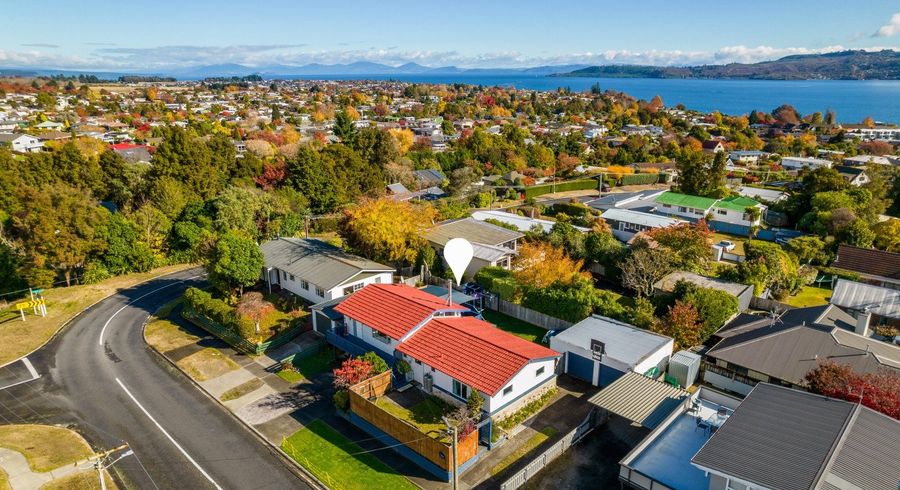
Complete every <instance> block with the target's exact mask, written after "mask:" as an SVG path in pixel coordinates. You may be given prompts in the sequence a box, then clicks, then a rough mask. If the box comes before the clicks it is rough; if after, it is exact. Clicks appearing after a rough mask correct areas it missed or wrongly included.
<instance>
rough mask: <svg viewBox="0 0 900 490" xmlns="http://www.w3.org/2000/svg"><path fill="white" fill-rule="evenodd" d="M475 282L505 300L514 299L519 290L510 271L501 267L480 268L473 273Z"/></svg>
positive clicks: (519, 287)
mask: <svg viewBox="0 0 900 490" xmlns="http://www.w3.org/2000/svg"><path fill="white" fill-rule="evenodd" d="M475 282H477V283H478V284H481V285H482V286H483V287H484V288H485V289H486V290H488V291H490V292H492V293H494V294H496V295H498V296H500V298H502V299H504V300H506V301H514V300H515V299H516V298H517V297H518V296H519V295H520V292H521V286H519V283H518V282H516V280H515V278H513V275H512V272H510V271H508V270H506V269H504V268H502V267H484V268H482V269H481V270H479V271H478V272H477V273H476V274H475Z"/></svg>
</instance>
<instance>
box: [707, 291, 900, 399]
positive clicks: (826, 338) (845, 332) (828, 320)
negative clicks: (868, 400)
mask: <svg viewBox="0 0 900 490" xmlns="http://www.w3.org/2000/svg"><path fill="white" fill-rule="evenodd" d="M868 322H869V316H868V315H863V316H860V317H859V318H854V317H853V315H851V314H849V313H847V312H846V311H843V310H842V309H840V308H838V307H837V306H834V305H824V306H813V307H809V308H796V309H789V310H787V311H785V312H784V313H782V314H781V315H780V316H768V315H766V316H761V315H748V314H742V315H738V317H737V318H735V319H734V320H732V321H731V322H730V323H728V324H727V325H726V326H724V327H722V328H721V329H720V330H719V331H718V332H716V333H715V335H714V337H713V338H714V339H718V340H716V341H715V343H714V345H713V346H712V347H711V348H710V349H709V350H708V351H707V352H706V355H705V359H704V361H703V380H704V381H705V382H706V383H707V384H709V385H711V386H712V387H714V388H718V389H721V390H726V391H730V392H734V393H738V394H741V395H746V394H748V393H750V390H751V389H753V386H755V385H756V384H757V383H759V382H761V381H762V382H766V383H774V384H780V385H783V386H791V387H794V388H800V389H803V388H804V387H805V386H806V381H805V380H804V376H806V373H808V372H809V371H811V370H812V369H815V367H816V366H817V365H818V363H819V362H820V361H825V360H833V361H835V362H838V363H840V364H847V365H849V366H850V367H851V368H852V369H853V370H854V371H856V372H859V373H873V372H877V371H878V370H880V369H890V370H895V371H900V347H897V346H893V345H890V344H887V343H884V342H881V341H878V340H875V339H872V338H870V337H868V336H867V334H868Z"/></svg>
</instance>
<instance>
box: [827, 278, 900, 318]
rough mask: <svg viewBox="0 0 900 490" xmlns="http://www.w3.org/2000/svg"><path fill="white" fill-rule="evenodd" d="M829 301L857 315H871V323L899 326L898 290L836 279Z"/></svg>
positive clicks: (899, 304)
mask: <svg viewBox="0 0 900 490" xmlns="http://www.w3.org/2000/svg"><path fill="white" fill-rule="evenodd" d="M829 302H830V303H831V304H833V305H837V306H840V307H841V308H843V309H845V310H848V311H851V312H853V314H854V315H857V316H858V315H866V314H870V315H872V319H871V321H870V322H871V325H874V326H878V325H893V326H897V327H900V290H897V289H890V288H883V287H881V286H874V285H872V284H866V283H862V282H856V281H848V280H847V279H838V280H837V284H835V286H834V291H832V293H831V298H830V299H829Z"/></svg>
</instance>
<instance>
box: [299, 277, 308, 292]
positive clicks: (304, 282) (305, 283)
mask: <svg viewBox="0 0 900 490" xmlns="http://www.w3.org/2000/svg"><path fill="white" fill-rule="evenodd" d="M300 287H301V288H303V289H305V290H307V291H309V281H307V280H306V279H300Z"/></svg>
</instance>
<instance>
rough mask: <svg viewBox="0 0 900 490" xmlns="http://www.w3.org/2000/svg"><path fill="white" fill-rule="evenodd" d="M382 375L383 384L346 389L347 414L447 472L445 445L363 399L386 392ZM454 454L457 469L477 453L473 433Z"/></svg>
mask: <svg viewBox="0 0 900 490" xmlns="http://www.w3.org/2000/svg"><path fill="white" fill-rule="evenodd" d="M383 374H387V375H388V377H387V383H386V384H385V383H384V382H383V380H380V379H379V380H377V381H374V382H372V383H366V381H364V382H362V383H360V384H357V385H354V386H352V387H351V388H350V411H351V412H353V413H354V414H356V415H357V416H359V417H360V418H362V419H363V420H365V421H366V422H368V423H370V424H372V425H374V426H375V427H377V428H378V429H379V430H381V431H382V432H384V433H386V434H387V435H389V436H391V437H393V438H394V439H396V440H397V441H399V442H400V443H402V444H403V445H404V446H406V447H407V448H409V449H411V450H413V451H415V452H416V453H418V454H419V455H421V456H422V457H424V458H425V459H427V460H428V461H431V462H432V463H434V464H435V465H437V466H438V467H439V468H442V469H444V470H446V471H450V465H451V454H450V445H449V444H446V443H443V442H441V441H439V440H437V439H435V438H434V434H426V433H424V432H422V431H421V430H419V428H418V427H416V426H414V425H413V424H411V423H409V422H407V421H405V420H402V419H399V418H397V417H395V416H394V415H392V414H391V413H389V412H387V411H386V410H384V409H382V408H381V407H379V406H378V405H376V404H374V403H372V402H371V401H369V400H368V398H367V397H366V396H365V395H367V394H368V393H369V392H370V391H371V392H377V391H379V390H382V389H383V390H384V392H386V391H388V390H390V372H387V373H383ZM376 378H377V377H376ZM373 379H375V378H373ZM367 381H368V380H367ZM361 393H362V394H361ZM456 454H457V466H461V465H462V464H463V463H465V462H467V461H469V460H470V459H472V458H474V457H475V456H476V455H477V454H478V431H477V430H476V431H473V432H472V433H471V434H468V435H467V436H466V437H462V438H460V439H459V442H458V444H457V453H456Z"/></svg>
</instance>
